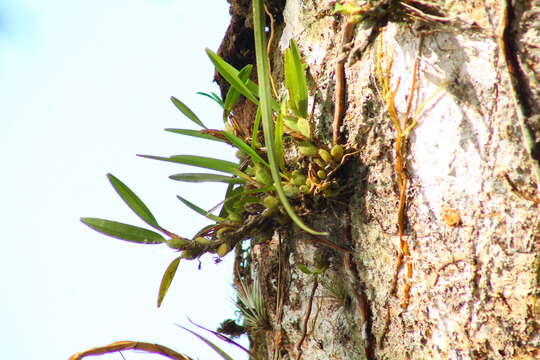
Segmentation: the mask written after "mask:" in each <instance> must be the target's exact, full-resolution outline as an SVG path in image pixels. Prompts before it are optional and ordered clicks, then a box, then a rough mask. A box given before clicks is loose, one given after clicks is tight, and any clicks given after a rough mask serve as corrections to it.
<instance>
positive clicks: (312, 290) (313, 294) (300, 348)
mask: <svg viewBox="0 0 540 360" xmlns="http://www.w3.org/2000/svg"><path fill="white" fill-rule="evenodd" d="M318 286H319V281H318V280H317V277H315V280H314V282H313V288H312V289H311V295H310V296H309V304H308V309H307V312H306V317H305V318H304V332H303V334H302V338H301V339H300V341H299V342H298V345H296V349H297V350H298V356H297V357H296V360H300V359H301V358H302V353H303V351H302V344H303V343H304V340H305V339H306V337H307V331H308V322H309V317H310V316H311V308H312V307H313V299H314V298H315V292H316V291H317V287H318Z"/></svg>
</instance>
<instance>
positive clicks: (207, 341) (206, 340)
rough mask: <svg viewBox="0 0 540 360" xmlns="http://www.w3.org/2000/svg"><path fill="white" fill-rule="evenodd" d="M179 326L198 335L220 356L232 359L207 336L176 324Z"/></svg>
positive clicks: (226, 359)
mask: <svg viewBox="0 0 540 360" xmlns="http://www.w3.org/2000/svg"><path fill="white" fill-rule="evenodd" d="M178 326H180V327H181V328H182V329H184V330H186V331H188V332H190V333H192V334H193V335H195V336H196V337H198V338H199V339H201V340H202V341H204V343H206V345H208V346H210V347H211V348H212V349H214V351H215V352H217V353H218V354H219V356H221V357H222V358H223V359H224V360H233V358H232V357H230V356H229V355H227V353H226V352H225V351H223V350H222V349H221V348H220V347H218V346H217V345H216V344H214V343H213V342H211V341H210V340H208V339H207V338H205V337H204V336H202V335H199V334H197V333H196V332H195V331H193V330H190V329H188V328H185V327H183V326H182V325H178Z"/></svg>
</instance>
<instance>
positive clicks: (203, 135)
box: [165, 129, 224, 142]
mask: <svg viewBox="0 0 540 360" xmlns="http://www.w3.org/2000/svg"><path fill="white" fill-rule="evenodd" d="M165 131H168V132H172V133H175V134H180V135H186V136H193V137H198V138H201V139H207V140H214V141H220V142H224V141H223V140H222V139H220V138H217V137H215V136H213V135H210V134H206V133H203V132H202V131H201V130H191V129H165Z"/></svg>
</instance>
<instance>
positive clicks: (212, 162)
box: [138, 155, 242, 175]
mask: <svg viewBox="0 0 540 360" xmlns="http://www.w3.org/2000/svg"><path fill="white" fill-rule="evenodd" d="M138 156H140V157H144V158H147V159H154V160H161V161H168V162H172V163H177V164H183V165H191V166H198V167H201V168H205V169H212V170H216V171H221V172H225V173H229V174H233V175H239V174H242V172H241V171H240V170H239V165H238V164H235V163H233V162H230V161H226V160H220V159H214V158H208V157H204V156H195V155H173V156H170V157H161V156H152V155H138Z"/></svg>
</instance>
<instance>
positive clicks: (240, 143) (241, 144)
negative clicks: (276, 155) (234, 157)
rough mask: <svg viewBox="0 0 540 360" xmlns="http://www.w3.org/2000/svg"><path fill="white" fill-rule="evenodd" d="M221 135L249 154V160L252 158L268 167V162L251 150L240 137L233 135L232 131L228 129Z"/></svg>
mask: <svg viewBox="0 0 540 360" xmlns="http://www.w3.org/2000/svg"><path fill="white" fill-rule="evenodd" d="M223 135H225V137H226V138H227V139H228V140H229V141H230V142H231V143H233V145H234V146H236V147H237V148H238V149H240V150H242V151H243V152H245V153H246V154H248V155H249V156H251V160H253V162H256V163H261V164H264V165H266V166H267V167H270V165H269V164H268V162H267V161H266V160H264V159H263V158H262V157H261V156H260V155H259V154H257V152H256V151H255V150H253V149H252V148H251V147H250V146H249V145H248V144H246V143H245V142H244V141H243V140H242V139H240V138H239V137H237V136H235V135H233V133H231V132H229V131H223Z"/></svg>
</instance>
